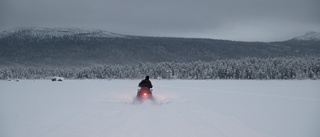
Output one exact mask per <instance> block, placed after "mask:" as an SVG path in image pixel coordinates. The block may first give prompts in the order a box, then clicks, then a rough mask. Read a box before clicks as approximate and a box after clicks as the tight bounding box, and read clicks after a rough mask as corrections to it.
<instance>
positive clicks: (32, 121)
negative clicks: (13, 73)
mask: <svg viewBox="0 0 320 137" xmlns="http://www.w3.org/2000/svg"><path fill="white" fill-rule="evenodd" d="M139 82H140V81H138V80H111V81H107V80H66V81H65V82H50V81H45V80H36V81H31V80H30V81H28V80H22V81H20V82H8V81H0V136H1V137H22V136H23V137H89V136H90V137H100V136H116V137H150V136H152V137H188V136H192V137H194V136H199V137H200V136H201V137H239V136H240V137H302V136H303V137H319V136H320V131H319V130H318V128H319V127H320V119H319V117H320V86H319V81H309V80H303V81H253V80H244V81H237V80H216V81H215V80H209V81H204V80H152V82H153V85H154V90H153V94H154V96H155V98H156V100H157V103H156V104H153V103H150V102H145V103H143V104H132V101H133V98H134V96H135V95H136V92H137V84H138V83H139Z"/></svg>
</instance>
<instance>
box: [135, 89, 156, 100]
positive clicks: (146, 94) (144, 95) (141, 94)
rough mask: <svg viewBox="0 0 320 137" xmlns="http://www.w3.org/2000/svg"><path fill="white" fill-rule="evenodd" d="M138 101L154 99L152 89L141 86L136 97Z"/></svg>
mask: <svg viewBox="0 0 320 137" xmlns="http://www.w3.org/2000/svg"><path fill="white" fill-rule="evenodd" d="M135 100H136V101H140V102H142V101H144V100H152V101H154V98H153V95H152V89H150V88H148V87H141V88H140V89H138V93H137V96H136V98H135Z"/></svg>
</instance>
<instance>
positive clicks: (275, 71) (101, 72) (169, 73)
mask: <svg viewBox="0 0 320 137" xmlns="http://www.w3.org/2000/svg"><path fill="white" fill-rule="evenodd" d="M146 75H149V76H150V78H152V79H320V57H279V58H263V59H262V58H242V59H225V60H216V61H211V62H204V61H195V62H188V63H177V62H161V63H142V62H140V63H138V64H134V65H99V66H94V67H86V68H53V67H22V66H20V67H18V66H11V67H5V66H2V67H0V79H2V80H8V79H50V78H52V77H53V76H60V77H64V78H65V79H142V78H144V77H145V76H146Z"/></svg>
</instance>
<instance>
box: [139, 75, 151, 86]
mask: <svg viewBox="0 0 320 137" xmlns="http://www.w3.org/2000/svg"><path fill="white" fill-rule="evenodd" d="M139 87H147V88H149V89H150V88H152V87H153V86H152V84H151V81H150V80H149V76H146V78H145V79H144V80H142V81H141V82H140V83H139Z"/></svg>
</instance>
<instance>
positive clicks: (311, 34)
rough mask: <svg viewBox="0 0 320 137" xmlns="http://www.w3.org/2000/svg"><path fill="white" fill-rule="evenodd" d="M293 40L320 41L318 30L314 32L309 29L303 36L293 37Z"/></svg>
mask: <svg viewBox="0 0 320 137" xmlns="http://www.w3.org/2000/svg"><path fill="white" fill-rule="evenodd" d="M293 40H316V41H320V33H319V32H314V31H310V32H307V33H306V34H305V35H303V36H299V37H295V38H293Z"/></svg>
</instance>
